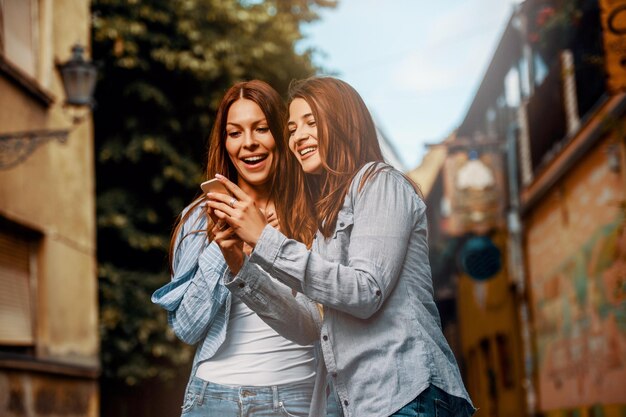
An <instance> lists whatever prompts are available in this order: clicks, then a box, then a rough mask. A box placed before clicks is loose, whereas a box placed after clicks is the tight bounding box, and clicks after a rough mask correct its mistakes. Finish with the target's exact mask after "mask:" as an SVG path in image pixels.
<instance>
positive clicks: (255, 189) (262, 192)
mask: <svg viewBox="0 0 626 417" xmlns="http://www.w3.org/2000/svg"><path fill="white" fill-rule="evenodd" d="M237 185H238V186H239V188H241V189H242V191H243V192H245V193H246V194H248V195H249V196H250V197H251V198H252V199H253V200H254V202H255V203H256V205H257V207H258V208H260V209H262V210H263V209H265V207H266V206H267V205H268V204H269V203H270V201H269V200H270V186H269V183H265V184H262V185H250V184H248V183H247V182H245V181H241V180H239V181H238V184H237Z"/></svg>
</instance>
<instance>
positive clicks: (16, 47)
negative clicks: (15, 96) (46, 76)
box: [0, 0, 39, 78]
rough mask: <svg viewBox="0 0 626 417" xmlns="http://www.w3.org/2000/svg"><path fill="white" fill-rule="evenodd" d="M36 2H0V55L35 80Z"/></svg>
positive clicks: (1, 0)
mask: <svg viewBox="0 0 626 417" xmlns="http://www.w3.org/2000/svg"><path fill="white" fill-rule="evenodd" d="M38 9H39V8H38V7H37V1H36V0H0V53H1V54H2V55H4V57H5V58H6V59H7V60H8V61H10V62H11V63H13V64H14V65H15V66H17V67H18V68H20V69H21V70H22V71H24V73H26V74H28V75H30V76H31V77H33V78H36V75H37V74H36V68H37V54H36V51H37V45H38V43H37V28H38V25H37V24H35V23H36V22H37V21H38V12H39V10H38Z"/></svg>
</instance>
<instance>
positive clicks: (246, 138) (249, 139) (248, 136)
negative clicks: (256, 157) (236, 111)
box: [243, 130, 258, 148]
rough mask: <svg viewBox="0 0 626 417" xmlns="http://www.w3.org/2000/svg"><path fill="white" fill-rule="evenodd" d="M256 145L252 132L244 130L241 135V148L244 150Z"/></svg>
mask: <svg viewBox="0 0 626 417" xmlns="http://www.w3.org/2000/svg"><path fill="white" fill-rule="evenodd" d="M257 145H258V143H257V141H256V138H255V137H254V134H253V132H251V131H249V130H246V131H245V132H244V133H243V146H244V147H246V148H253V147H255V146H257Z"/></svg>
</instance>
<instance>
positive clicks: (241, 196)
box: [215, 174, 250, 201]
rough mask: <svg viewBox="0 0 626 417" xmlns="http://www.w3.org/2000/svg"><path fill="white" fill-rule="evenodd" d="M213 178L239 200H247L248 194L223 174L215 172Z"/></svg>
mask: <svg viewBox="0 0 626 417" xmlns="http://www.w3.org/2000/svg"><path fill="white" fill-rule="evenodd" d="M215 178H217V179H218V181H219V182H221V183H222V184H224V186H225V187H226V189H227V190H228V191H229V192H230V193H231V194H232V195H233V196H235V198H236V199H237V200H239V201H247V200H249V199H250V197H248V194H246V193H245V192H244V191H243V190H242V189H241V188H239V187H238V186H237V185H236V184H235V183H234V182H232V181H230V180H229V179H228V178H226V177H225V176H223V175H220V174H215Z"/></svg>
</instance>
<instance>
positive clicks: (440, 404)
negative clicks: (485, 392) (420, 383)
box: [389, 385, 474, 417]
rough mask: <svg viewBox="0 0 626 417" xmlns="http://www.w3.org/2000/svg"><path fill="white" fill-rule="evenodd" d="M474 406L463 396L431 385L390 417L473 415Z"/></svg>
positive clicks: (454, 416) (468, 416)
mask: <svg viewBox="0 0 626 417" xmlns="http://www.w3.org/2000/svg"><path fill="white" fill-rule="evenodd" d="M472 414H474V408H473V407H472V406H471V405H470V404H469V403H468V402H467V401H466V400H465V399H463V398H460V397H455V396H454V395H450V394H448V393H447V392H445V391H444V390H442V389H439V388H437V387H436V386H434V385H430V386H429V387H428V388H426V390H424V391H423V392H422V393H421V394H420V395H418V396H417V398H415V399H414V400H413V401H411V402H410V403H408V404H406V405H405V406H404V407H402V408H401V409H400V410H398V411H396V412H395V413H394V414H392V415H391V416H389V417H471V415H472Z"/></svg>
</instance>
